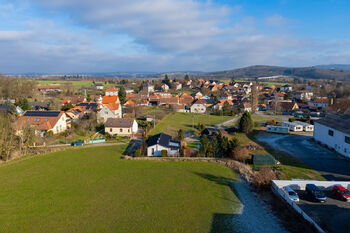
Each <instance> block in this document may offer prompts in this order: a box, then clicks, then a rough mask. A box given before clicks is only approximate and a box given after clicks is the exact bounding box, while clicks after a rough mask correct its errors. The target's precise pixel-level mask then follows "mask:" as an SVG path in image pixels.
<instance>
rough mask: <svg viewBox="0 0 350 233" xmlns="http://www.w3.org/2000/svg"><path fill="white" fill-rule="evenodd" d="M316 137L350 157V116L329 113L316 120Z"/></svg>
mask: <svg viewBox="0 0 350 233" xmlns="http://www.w3.org/2000/svg"><path fill="white" fill-rule="evenodd" d="M314 124H315V129H314V139H315V141H316V142H320V143H322V144H324V145H326V146H327V147H329V148H332V149H334V150H336V151H337V152H338V153H340V154H342V155H344V156H346V157H349V158H350V116H347V115H336V114H334V115H327V116H326V117H325V118H322V119H319V120H317V121H315V123H314Z"/></svg>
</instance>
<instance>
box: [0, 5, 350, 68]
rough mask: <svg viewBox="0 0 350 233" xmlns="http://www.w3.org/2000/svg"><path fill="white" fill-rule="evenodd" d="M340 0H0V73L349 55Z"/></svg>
mask: <svg viewBox="0 0 350 233" xmlns="http://www.w3.org/2000/svg"><path fill="white" fill-rule="evenodd" d="M349 12H350V1H346V0H256V1H252V0H132V1H130V0H98V1H97V0H50V1H47V0H11V1H10V0H0V53H1V56H0V73H5V74H10V73H30V72H36V73H89V72H171V71H218V70H228V69H235V68H240V67H245V66H250V65H278V66H289V67H291V66H293V67H298V66H312V65H320V64H349V63H350V30H349V29H348V28H349V27H348V23H349V22H350V14H349Z"/></svg>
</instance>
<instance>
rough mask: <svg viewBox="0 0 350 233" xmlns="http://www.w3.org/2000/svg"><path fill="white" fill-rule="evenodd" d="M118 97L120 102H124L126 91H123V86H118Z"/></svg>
mask: <svg viewBox="0 0 350 233" xmlns="http://www.w3.org/2000/svg"><path fill="white" fill-rule="evenodd" d="M118 97H119V100H120V102H121V103H122V104H124V103H125V101H126V92H125V88H124V87H120V88H119V92H118Z"/></svg>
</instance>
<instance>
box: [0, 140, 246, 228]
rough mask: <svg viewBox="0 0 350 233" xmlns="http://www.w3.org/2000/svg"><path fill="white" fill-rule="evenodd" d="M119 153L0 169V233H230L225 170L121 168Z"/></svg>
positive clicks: (231, 199) (78, 152) (97, 150)
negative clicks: (0, 178)
mask: <svg viewBox="0 0 350 233" xmlns="http://www.w3.org/2000/svg"><path fill="white" fill-rule="evenodd" d="M125 148H126V146H124V145H123V146H108V147H94V148H84V149H70V150H65V151H60V152H55V153H51V154H46V155H37V156H27V157H22V158H21V159H17V160H13V161H10V162H7V163H5V164H2V165H0V176H1V177H2V182H1V183H0V190H1V192H0V199H1V204H0V232H35V233H38V232H39V233H40V232H234V229H233V228H234V226H232V224H233V223H232V221H227V218H223V217H224V216H234V215H236V214H239V213H240V212H239V211H240V207H241V203H240V201H239V199H238V198H237V196H236V195H235V193H234V192H233V191H232V189H231V187H230V186H231V185H230V184H231V182H232V181H236V180H237V176H236V175H235V174H234V173H233V172H232V171H231V170H230V169H228V168H226V167H223V166H221V165H218V164H214V163H206V162H203V163H202V162H155V161H126V160H121V159H120V157H121V155H122V153H123V151H124V149H125ZM220 216H221V217H220Z"/></svg>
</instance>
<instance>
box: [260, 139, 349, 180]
mask: <svg viewBox="0 0 350 233" xmlns="http://www.w3.org/2000/svg"><path fill="white" fill-rule="evenodd" d="M257 139H258V140H259V141H262V142H265V143H268V144H269V145H271V146H272V147H274V148H275V149H277V150H281V151H285V152H287V153H289V154H290V155H292V156H294V157H296V158H298V159H300V160H302V161H304V162H305V163H306V164H308V165H309V166H310V167H311V168H313V169H315V170H316V171H318V172H319V173H320V174H321V175H322V176H323V177H325V178H326V179H327V180H336V181H347V180H350V160H349V159H346V158H344V157H342V156H340V155H338V154H337V153H335V152H333V151H331V150H328V149H326V148H324V147H323V146H321V145H318V144H317V143H315V142H312V141H311V139H312V136H310V135H280V134H269V133H265V132H264V133H263V134H262V135H259V136H258V137H257Z"/></svg>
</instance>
